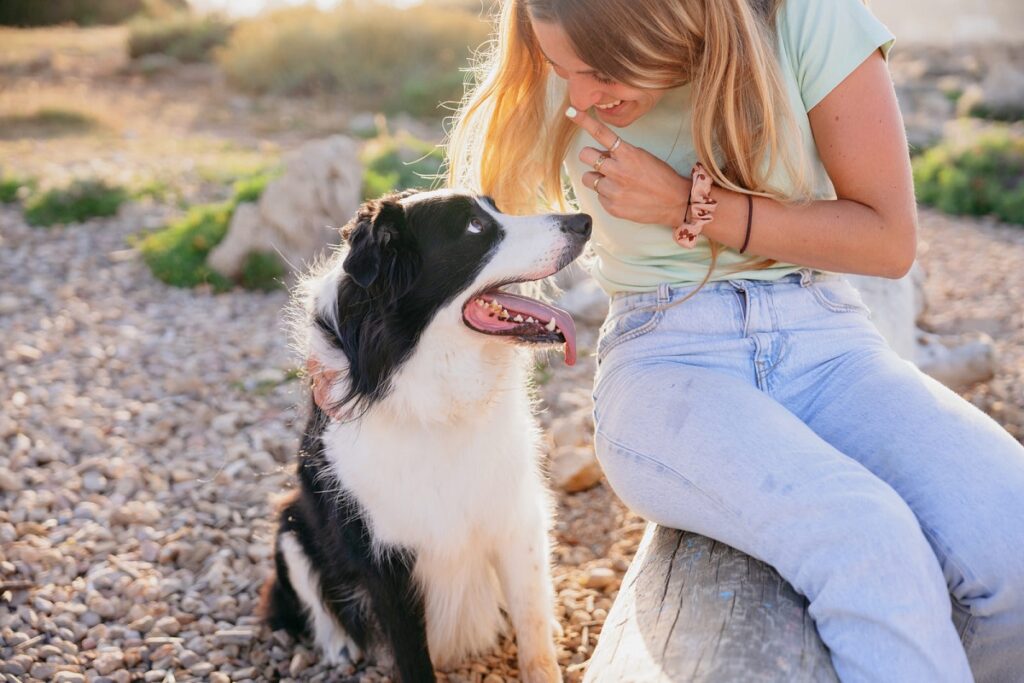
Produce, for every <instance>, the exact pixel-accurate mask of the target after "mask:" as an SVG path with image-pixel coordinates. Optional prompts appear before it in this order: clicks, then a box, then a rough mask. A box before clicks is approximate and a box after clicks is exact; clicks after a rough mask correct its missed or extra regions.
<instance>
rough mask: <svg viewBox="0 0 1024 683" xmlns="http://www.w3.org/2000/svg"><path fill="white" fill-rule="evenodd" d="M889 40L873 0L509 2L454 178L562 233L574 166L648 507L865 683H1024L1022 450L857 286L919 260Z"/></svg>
mask: <svg viewBox="0 0 1024 683" xmlns="http://www.w3.org/2000/svg"><path fill="white" fill-rule="evenodd" d="M892 42H893V39H892V36H891V34H890V33H889V31H888V30H887V29H886V28H885V27H884V26H883V25H882V24H880V23H879V22H878V21H877V20H876V19H875V18H874V17H873V16H872V15H871V14H870V13H869V11H868V10H867V9H866V8H865V7H864V5H863V4H862V3H861V2H860V0H722V1H721V2H708V1H707V0H506V2H505V4H504V7H503V10H502V14H501V18H500V26H499V36H498V40H497V42H496V44H495V45H494V50H493V52H492V54H491V57H490V59H489V61H487V63H486V64H484V65H483V68H482V70H481V80H480V81H479V85H478V86H477V88H476V89H475V90H474V92H472V93H471V94H470V95H469V97H468V98H467V101H466V102H465V104H464V106H463V108H462V110H461V111H460V113H459V115H458V116H457V117H456V122H455V127H454V129H453V132H452V136H451V140H450V143H449V160H450V177H449V181H450V183H452V184H455V185H461V186H464V187H465V186H468V187H471V188H474V189H476V190H479V191H481V192H484V193H486V194H488V195H491V196H492V197H494V198H496V200H497V204H498V206H499V207H500V208H501V209H502V210H504V211H509V212H531V211H537V210H550V208H551V207H552V206H564V205H565V203H566V198H565V196H564V194H563V185H562V177H561V173H562V166H563V161H564V165H565V169H566V170H567V171H568V175H569V180H570V182H571V184H572V188H573V191H574V194H575V197H576V200H577V202H578V204H579V206H580V208H581V210H583V211H586V212H588V213H590V214H591V215H592V216H593V218H594V226H595V227H594V238H593V241H592V243H593V247H594V251H595V254H596V261H595V263H594V267H593V275H594V277H595V278H596V279H597V281H598V282H599V283H600V284H601V285H602V286H603V287H604V288H605V290H607V292H608V293H609V294H610V295H611V296H612V303H611V307H610V311H609V314H608V318H607V320H606V322H605V325H604V326H603V328H602V332H601V338H600V341H599V345H598V352H597V354H598V363H599V366H598V373H597V377H596V380H595V387H594V400H595V410H594V414H595V427H596V430H595V431H596V434H595V440H596V449H597V454H598V457H599V459H600V461H601V464H602V466H603V468H604V471H605V473H606V475H607V479H608V481H609V483H610V484H611V486H612V487H613V488H614V490H615V491H616V493H617V494H618V495H619V496H620V497H621V498H622V499H623V501H624V502H625V503H626V504H628V505H629V506H630V507H631V508H633V509H634V510H636V511H637V512H638V513H640V514H642V515H643V516H645V517H647V518H649V519H651V520H654V521H656V522H658V523H660V524H664V525H669V526H672V527H677V528H682V529H688V530H691V531H695V532H698V533H701V534H705V535H708V536H711V537H713V538H716V539H718V540H721V541H723V542H725V543H728V544H729V545H732V546H734V547H736V548H738V549H740V550H742V551H744V552H746V553H749V554H751V555H753V556H755V557H757V558H760V559H762V560H764V561H766V562H768V563H770V564H771V565H773V566H774V567H776V568H777V569H778V571H779V572H780V574H781V575H782V576H783V577H785V578H786V579H787V580H788V581H789V582H790V583H792V585H793V586H794V587H795V588H796V589H797V590H798V591H800V592H801V593H803V594H804V595H806V596H807V598H808V599H809V601H810V607H809V610H810V614H811V616H812V617H813V618H814V619H815V622H816V624H817V627H818V630H819V632H820V634H821V637H822V639H823V640H824V642H825V643H826V644H827V645H828V647H829V648H830V650H831V654H832V659H833V662H834V664H835V668H836V671H837V673H838V674H839V676H840V678H841V679H842V680H844V681H901V682H904V681H922V682H923V681H968V680H972V671H973V676H974V677H976V679H977V680H979V681H1020V680H1022V679H1024V552H1022V549H1021V540H1022V538H1024V449H1022V447H1021V445H1020V444H1019V443H1017V442H1016V441H1015V440H1014V439H1013V438H1012V437H1010V436H1009V435H1008V434H1007V433H1006V432H1005V431H1004V430H1003V429H1002V428H1000V426H999V425H998V424H996V423H995V422H994V421H992V420H990V419H989V418H988V417H987V416H986V415H984V414H983V413H981V412H980V411H978V410H977V409H975V408H974V407H973V406H971V405H970V404H969V403H967V402H966V401H964V400H963V399H961V398H960V397H959V396H957V395H956V394H954V393H953V392H951V391H949V390H948V389H946V388H945V387H943V386H941V385H940V384H938V383H937V382H935V381H933V380H932V379H930V378H928V377H926V376H924V375H922V374H921V373H920V372H918V371H917V370H916V369H915V368H914V367H913V366H911V365H910V364H908V363H905V362H903V361H901V360H900V359H899V358H898V357H897V356H896V355H895V354H894V352H893V351H891V350H890V349H889V348H888V347H887V345H886V344H885V342H884V341H883V340H882V338H881V337H880V336H879V334H878V333H877V332H876V330H875V329H874V327H873V325H872V324H871V322H870V321H869V318H868V314H867V311H866V309H865V307H864V305H863V303H862V302H861V300H860V298H859V296H858V295H857V293H856V291H855V290H854V289H853V288H852V287H851V286H850V285H849V284H848V283H847V282H846V280H845V279H843V278H842V277H841V276H838V275H836V273H860V274H867V275H878V276H884V277H890V278H896V277H900V276H902V275H904V274H905V273H906V272H907V270H908V269H909V268H910V266H911V264H912V262H913V259H914V255H915V250H916V220H917V217H916V208H915V202H914V192H913V184H912V180H911V174H910V168H909V159H908V155H907V144H906V139H905V137H904V131H903V126H902V120H901V117H900V113H899V109H898V106H897V103H896V99H895V96H894V92H893V87H892V84H891V81H890V78H889V74H888V70H887V65H886V59H887V56H888V52H889V49H890V48H891V46H892ZM562 112H565V113H566V116H563V115H562ZM591 112H592V113H591ZM697 161H699V162H701V163H702V164H703V166H700V167H694V168H695V172H696V173H697V178H696V183H694V182H691V181H692V180H693V179H692V178H691V177H689V176H690V175H691V166H692V165H693V164H694V162H697ZM694 185H696V187H695V191H691V190H692V189H693V188H694ZM950 593H951V594H952V595H951V596H950ZM950 597H952V608H953V610H954V611H955V612H956V613H957V620H956V623H957V624H958V626H955V625H954V620H953V619H951V602H950Z"/></svg>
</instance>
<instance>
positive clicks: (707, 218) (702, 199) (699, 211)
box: [672, 162, 718, 249]
mask: <svg viewBox="0 0 1024 683" xmlns="http://www.w3.org/2000/svg"><path fill="white" fill-rule="evenodd" d="M717 206H718V202H717V201H715V200H714V199H712V198H711V175H710V174H709V173H708V172H707V171H706V170H705V169H704V166H702V165H701V163H700V162H697V163H696V164H694V165H693V169H692V170H691V171H690V196H689V197H687V198H686V209H685V210H684V212H683V223H682V225H680V226H678V227H676V229H675V230H674V231H673V233H672V236H673V238H675V241H676V242H677V243H678V244H679V246H681V247H685V248H687V249H693V247H694V246H695V245H696V244H697V237H698V236H699V235H700V233H701V231H702V230H703V229H704V226H705V225H706V224H708V223H710V222H711V219H712V218H714V212H715V208H716V207H717ZM688 217H689V220H688V219H687V218H688Z"/></svg>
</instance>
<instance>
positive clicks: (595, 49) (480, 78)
mask: <svg viewBox="0 0 1024 683" xmlns="http://www.w3.org/2000/svg"><path fill="white" fill-rule="evenodd" d="M782 2H783V0H722V1H721V2H714V3H712V2H708V1H707V0H503V1H502V6H501V10H500V15H499V19H498V26H497V29H498V30H497V36H496V38H495V39H494V40H492V42H491V44H490V46H489V49H488V50H486V52H485V53H484V55H483V58H482V59H481V60H480V61H479V62H478V65H477V67H476V74H477V80H476V86H475V87H474V88H473V89H472V90H471V91H470V92H469V93H468V94H467V96H466V98H465V100H464V101H463V103H462V106H461V107H460V110H459V112H458V114H457V115H456V117H455V122H454V126H453V127H452V130H451V133H450V135H449V139H448V144H447V152H448V154H447V162H448V183H449V184H450V185H453V186H459V187H465V188H468V189H471V190H475V191H478V192H483V193H484V194H487V195H490V196H491V197H493V198H494V199H495V200H496V201H497V204H498V206H499V207H501V209H502V210H503V211H506V212H509V213H534V212H537V211H545V210H551V209H558V210H563V211H564V210H566V208H567V206H568V199H567V196H566V189H567V188H566V187H565V186H564V185H563V182H562V173H561V168H562V162H563V160H564V159H565V156H566V154H567V152H568V149H569V146H570V144H571V142H572V139H573V137H574V136H575V135H576V134H577V132H578V130H579V129H578V127H577V126H576V124H574V123H573V122H572V121H570V120H569V119H567V118H566V117H564V116H562V115H561V112H562V111H564V109H565V107H566V106H568V96H567V95H566V97H565V98H564V100H563V101H562V102H561V104H560V108H559V109H555V108H554V107H553V106H551V103H549V102H548V75H549V71H548V70H549V66H548V65H547V63H546V61H545V58H544V55H543V53H542V52H541V50H540V46H539V44H538V42H537V38H536V36H535V35H534V33H533V29H532V27H531V24H530V17H531V15H532V16H533V17H534V18H535V19H537V20H540V21H554V22H557V23H558V24H560V25H561V27H562V28H563V29H564V30H565V32H566V34H567V35H568V36H569V40H570V42H571V43H572V45H573V47H574V48H575V51H576V53H577V55H578V57H579V58H580V59H581V60H582V61H583V62H585V63H586V64H587V65H588V66H590V67H591V68H593V69H595V70H597V71H600V72H601V73H604V74H605V75H607V76H608V77H610V78H612V79H615V80H617V81H619V82H621V83H625V84H628V85H630V86H632V87H637V88H653V89H665V88H673V87H678V86H680V85H683V84H685V83H688V82H689V83H691V86H692V102H693V111H692V128H691V134H692V136H693V142H694V149H695V151H696V156H697V159H698V160H700V161H701V162H702V163H703V164H704V166H705V167H706V168H707V170H708V172H709V173H710V174H711V176H712V178H713V180H714V181H715V182H716V183H717V184H718V185H720V186H722V187H725V188H728V189H730V190H734V191H737V192H742V193H747V194H753V195H758V196H764V197H771V198H773V199H776V200H779V201H784V202H787V203H793V202H806V201H809V200H810V199H811V188H810V185H809V180H808V177H809V174H808V170H807V162H806V158H805V156H804V153H803V150H802V148H801V136H800V133H799V129H798V128H797V126H796V125H795V124H796V121H795V118H794V117H793V114H792V111H791V109H790V107H789V104H788V99H787V96H786V91H785V85H784V82H783V79H782V76H781V74H780V70H779V65H778V59H777V58H776V56H775V37H774V36H775V30H774V29H775V17H776V14H777V12H778V9H779V7H780V6H781V3H782ZM593 36H601V40H599V41H597V40H594V39H593ZM779 164H782V166H783V168H784V169H785V172H786V176H787V177H788V179H789V182H790V185H791V187H792V188H793V189H791V190H790V191H788V192H787V191H784V190H782V189H780V188H777V187H774V186H772V185H771V184H769V178H770V177H771V176H772V174H773V172H774V171H775V169H776V168H777V166H778V165H779ZM722 248H724V247H723V246H722V245H721V244H719V243H716V242H712V243H711V265H710V268H709V269H708V274H707V276H706V277H705V278H704V282H707V280H708V279H709V278H710V277H711V274H712V273H713V271H714V269H715V264H716V261H717V257H718V253H719V252H720V250H721V249H722ZM773 263H774V261H772V260H768V259H760V258H758V257H753V258H752V259H749V260H747V261H745V262H743V263H741V264H739V266H738V267H736V268H735V269H732V270H734V271H739V270H745V269H751V268H767V267H768V266H770V265H771V264H773ZM702 284H703V283H702Z"/></svg>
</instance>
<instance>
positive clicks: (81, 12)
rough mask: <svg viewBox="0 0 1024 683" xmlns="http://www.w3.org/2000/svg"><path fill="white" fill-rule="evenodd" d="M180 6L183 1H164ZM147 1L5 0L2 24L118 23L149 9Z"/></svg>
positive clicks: (1, 5)
mask: <svg viewBox="0 0 1024 683" xmlns="http://www.w3.org/2000/svg"><path fill="white" fill-rule="evenodd" d="M165 1H166V2H167V3H168V4H170V5H178V6H181V5H183V4H184V3H182V2H181V1H180V0H165ZM147 5H148V2H147V0H4V1H3V2H0V25H10V26H46V25H50V24H63V23H67V22H73V23H76V24H83V25H87V24H116V23H118V22H120V21H124V20H125V19H128V18H129V17H131V16H133V15H135V14H136V13H138V12H141V11H145V10H146V9H147Z"/></svg>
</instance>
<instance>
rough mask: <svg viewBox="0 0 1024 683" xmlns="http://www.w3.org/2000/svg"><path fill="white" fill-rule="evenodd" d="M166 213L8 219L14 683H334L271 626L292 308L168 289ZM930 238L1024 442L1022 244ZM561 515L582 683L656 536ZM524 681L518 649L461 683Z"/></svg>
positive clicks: (3, 537)
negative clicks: (159, 233) (262, 614)
mask: <svg viewBox="0 0 1024 683" xmlns="http://www.w3.org/2000/svg"><path fill="white" fill-rule="evenodd" d="M159 211H160V209H159V208H158V207H148V208H143V207H138V206H134V207H128V209H127V210H126V211H124V212H122V214H121V215H120V216H119V217H118V218H116V219H112V220H106V221H93V222H89V223H86V224H82V225H74V226H68V227H66V228H54V229H51V230H42V229H32V228H29V227H27V226H26V225H25V224H24V223H23V221H22V219H21V216H20V213H19V212H17V211H15V210H13V209H10V208H3V207H0V330H2V341H3V343H2V346H0V354H2V356H0V371H2V373H0V401H2V404H0V679H4V678H6V680H7V681H12V682H13V681H65V682H70V681H83V680H89V681H121V682H124V681H130V680H145V681H187V680H202V681H214V682H222V681H248V680H253V681H256V680H260V681H262V680H302V681H325V680H332V676H331V673H330V672H329V671H327V670H325V669H324V668H322V667H321V666H319V665H316V664H315V657H314V656H313V653H311V651H310V649H309V648H308V647H307V646H306V645H303V644H300V643H293V642H291V641H290V639H289V638H287V637H284V636H283V635H282V634H280V633H271V632H269V631H268V630H266V629H265V628H263V627H261V626H260V625H259V624H258V621H257V618H256V617H255V616H254V608H255V606H256V601H257V592H258V590H259V587H260V585H261V583H262V581H263V579H264V578H265V576H266V575H267V573H268V570H269V567H270V551H271V543H272V533H273V526H272V522H271V513H270V510H271V505H272V502H273V500H274V499H275V497H277V496H279V495H281V494H282V493H283V492H284V491H286V490H287V489H288V488H289V487H290V486H291V484H292V481H293V480H292V475H291V462H292V458H293V456H294V452H295V448H296V445H297V440H298V430H299V428H300V426H301V415H300V411H299V410H297V408H296V406H297V405H298V404H299V403H300V398H301V396H302V393H303V392H302V387H301V386H300V382H298V381H294V380H292V379H291V377H292V375H291V374H290V372H289V370H290V368H291V367H292V362H293V359H292V358H291V357H290V355H289V352H288V351H287V348H286V339H285V337H284V334H283V332H282V331H281V330H282V327H281V318H280V312H281V307H282V305H283V304H284V302H285V298H286V295H285V294H284V293H281V292H278V293H271V294H260V293H247V292H235V293H231V294H229V295H221V296H214V295H212V294H210V293H208V292H203V291H182V290H176V289H173V288H169V287H166V286H164V285H162V284H160V283H158V282H156V281H155V280H153V278H152V277H151V276H150V274H149V272H148V270H147V268H146V267H145V265H144V264H143V263H142V262H141V260H139V258H138V257H137V254H136V253H135V252H134V251H132V250H130V249H127V248H126V247H125V244H126V242H125V238H126V237H127V236H128V235H129V234H131V233H133V232H135V231H136V230H137V229H138V226H139V225H145V224H150V223H159V220H160V216H159V215H158V214H159ZM922 231H923V234H922V236H923V241H922V258H921V261H922V263H923V264H924V266H925V267H926V269H927V271H928V272H929V274H930V277H929V279H928V285H927V293H928V298H929V309H928V313H927V314H926V316H925V320H924V322H925V324H926V325H927V326H929V327H930V328H932V329H934V330H936V331H941V332H944V333H961V332H969V333H974V334H977V333H981V332H984V333H987V334H990V335H991V336H992V337H993V338H994V339H995V342H996V345H997V349H998V352H999V356H1000V369H999V371H998V374H997V376H996V377H995V378H994V379H993V380H992V381H990V382H988V383H985V384H983V385H979V386H977V387H974V388H972V389H971V390H970V391H968V392H967V393H966V394H965V395H966V396H967V397H968V398H969V399H971V400H972V401H974V402H975V403H976V404H977V405H979V406H981V407H982V408H983V409H985V410H987V411H988V412H990V413H991V414H992V415H993V416H995V417H996V418H997V419H998V420H1000V421H1001V422H1002V423H1003V424H1005V425H1006V426H1007V428H1008V429H1010V430H1011V431H1012V432H1013V433H1014V434H1015V435H1016V436H1018V438H1019V437H1020V436H1021V435H1022V434H1024V393H1022V392H1024V389H1022V387H1024V382H1022V380H1024V377H1022V375H1024V359H1022V355H1024V319H1022V313H1021V307H1020V301H1021V299H1022V298H1024V269H1022V268H1020V264H1022V263H1024V230H1021V229H1020V228H1012V227H1007V226H1000V225H996V224H992V223H989V222H986V221H973V220H961V219H949V218H946V217H943V216H941V215H938V214H935V213H932V212H928V211H924V212H922ZM593 336H594V335H593V330H581V347H582V348H593ZM592 372H593V365H592V360H591V359H589V358H588V357H587V355H586V352H581V362H580V363H579V365H577V367H575V368H565V367H564V366H563V365H561V363H560V362H559V361H557V360H555V359H553V360H552V366H551V375H550V378H549V379H548V380H547V381H546V382H545V383H544V384H543V386H542V387H541V389H540V390H541V394H542V396H543V398H544V399H545V401H546V404H547V406H548V408H547V409H546V410H545V411H544V412H543V413H542V414H541V415H540V419H541V421H542V423H543V424H544V425H545V427H547V426H549V425H551V424H552V421H553V420H556V419H560V420H561V421H562V424H565V423H566V420H568V421H569V423H570V424H575V425H576V426H577V428H578V429H579V431H580V433H581V434H582V435H583V436H584V437H585V436H586V432H587V430H588V429H589V417H588V414H589V410H590V406H589V403H590V388H589V382H590V376H591V374H592ZM557 515H558V516H557V522H556V528H555V532H554V538H555V541H556V546H555V570H554V571H555V581H556V588H557V591H558V605H557V610H558V614H559V616H560V618H561V621H562V623H563V626H564V628H565V636H564V637H563V638H562V639H561V640H560V642H559V653H560V661H561V663H562V665H563V668H564V671H565V673H566V678H567V679H568V680H578V679H579V678H581V676H582V673H583V668H584V666H585V662H586V660H587V658H588V657H589V655H590V653H591V651H592V649H593V645H594V643H595V641H596V636H597V635H598V633H599V632H600V628H601V625H602V623H603V621H604V619H605V617H606V615H607V611H608V609H609V607H610V605H611V601H612V599H613V598H614V595H615V591H616V590H617V588H618V584H619V581H620V580H621V577H622V574H623V572H624V571H625V569H626V567H627V564H628V561H629V560H630V558H631V557H632V555H633V553H634V552H635V550H636V545H637V542H638V541H639V538H640V535H641V531H642V526H643V525H642V523H641V521H640V520H639V519H638V518H637V517H635V516H634V515H631V514H630V513H628V512H627V511H625V510H624V509H623V507H622V505H621V504H620V503H619V502H618V501H617V500H616V499H615V498H614V496H613V495H612V494H611V493H610V492H609V490H608V489H607V487H606V486H605V485H603V484H602V485H598V486H597V487H595V488H593V489H591V490H589V491H585V492H583V493H577V494H572V495H569V494H561V495H560V498H559V508H558V513H557ZM515 674H516V672H515V647H514V645H513V644H511V643H508V642H505V643H504V644H503V647H502V648H501V650H500V651H499V652H497V653H495V654H494V655H492V656H490V657H487V658H485V659H482V660H480V661H477V662H473V663H471V665H469V666H467V668H464V669H461V670H459V671H453V672H448V673H446V674H444V675H443V676H442V678H443V679H446V680H448V681H474V682H475V681H484V682H485V683H498V682H499V681H503V680H504V681H513V680H515ZM356 680H366V681H378V680H385V679H384V678H382V677H381V675H380V673H379V672H376V671H374V670H372V669H370V670H361V671H359V672H356Z"/></svg>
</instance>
